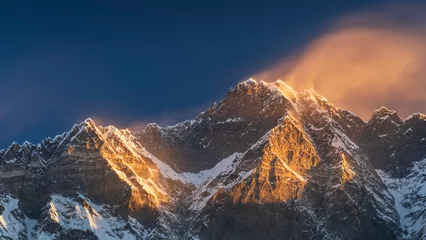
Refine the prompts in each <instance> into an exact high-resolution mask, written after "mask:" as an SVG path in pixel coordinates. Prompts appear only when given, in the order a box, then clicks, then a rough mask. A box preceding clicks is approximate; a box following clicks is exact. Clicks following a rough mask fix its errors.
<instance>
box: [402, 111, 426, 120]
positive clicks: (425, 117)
mask: <svg viewBox="0 0 426 240" xmlns="http://www.w3.org/2000/svg"><path fill="white" fill-rule="evenodd" d="M411 119H418V120H426V115H425V114H423V113H419V112H417V113H414V114H411V115H410V116H408V117H407V118H406V119H405V120H404V122H407V121H409V120H411Z"/></svg>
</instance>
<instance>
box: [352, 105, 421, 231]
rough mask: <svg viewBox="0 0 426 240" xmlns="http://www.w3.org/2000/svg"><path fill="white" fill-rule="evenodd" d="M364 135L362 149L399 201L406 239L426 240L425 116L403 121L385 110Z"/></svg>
mask: <svg viewBox="0 0 426 240" xmlns="http://www.w3.org/2000/svg"><path fill="white" fill-rule="evenodd" d="M360 136H361V137H360V139H359V142H360V143H359V144H360V146H361V147H362V149H363V151H364V153H365V154H366V155H367V156H368V157H369V159H370V161H371V163H372V165H373V166H374V167H375V168H376V169H377V172H378V173H379V175H380V176H381V178H382V179H383V181H384V182H385V184H386V185H387V187H388V188H389V190H390V192H391V194H392V195H393V197H394V199H395V205H396V209H397V211H398V214H399V216H400V225H401V227H402V230H403V238H404V239H424V238H426V235H425V226H426V221H425V219H426V215H425V214H424V213H425V212H426V207H425V206H424V199H425V195H426V193H425V190H424V188H423V186H424V183H425V179H424V169H425V164H424V163H425V160H424V159H425V157H426V142H425V139H426V118H425V116H424V115H423V114H421V113H416V114H413V115H411V116H409V117H407V118H406V119H405V120H404V121H402V120H401V119H400V118H399V117H398V115H397V113H396V112H395V111H392V110H388V109H387V108H385V107H382V108H381V109H379V110H376V111H375V112H374V114H373V116H372V117H371V119H370V121H369V122H368V123H367V125H366V127H365V128H364V129H363V130H362V133H361V135H360Z"/></svg>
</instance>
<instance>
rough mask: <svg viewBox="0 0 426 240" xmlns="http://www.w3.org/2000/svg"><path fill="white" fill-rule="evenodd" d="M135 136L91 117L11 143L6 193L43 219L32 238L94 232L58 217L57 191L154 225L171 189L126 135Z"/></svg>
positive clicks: (5, 169) (29, 213)
mask: <svg viewBox="0 0 426 240" xmlns="http://www.w3.org/2000/svg"><path fill="white" fill-rule="evenodd" d="M131 136H133V135H131V134H130V133H129V132H126V131H124V130H123V131H120V130H118V129H115V128H114V127H108V128H102V127H100V128H97V127H96V126H95V125H94V123H93V121H91V120H86V121H85V122H83V123H82V124H79V125H75V126H74V127H73V128H72V129H71V131H69V132H68V133H66V134H63V135H60V136H58V137H56V138H55V139H47V140H45V141H43V142H42V143H41V144H39V145H37V146H34V145H30V144H28V143H25V144H24V145H22V146H19V145H17V144H12V146H11V147H10V148H9V149H7V150H5V151H3V152H2V154H3V157H2V165H1V166H2V170H3V171H2V173H4V174H3V175H2V184H1V186H2V194H7V195H5V197H7V198H11V199H14V201H18V200H19V201H18V205H19V210H20V211H21V212H22V213H23V214H25V216H27V217H28V218H30V219H38V220H39V222H38V224H37V225H36V226H35V228H34V229H33V230H34V231H33V234H32V237H33V238H35V239H39V238H43V236H44V235H46V236H50V237H51V238H66V237H68V238H71V239H77V238H78V236H85V237H89V235H90V236H91V235H92V231H89V230H90V229H89V230H87V229H86V230H84V231H82V230H81V228H78V227H76V228H72V227H71V228H69V227H68V226H67V224H64V223H63V222H62V221H60V219H62V218H59V217H58V216H56V215H57V214H56V213H55V212H56V211H55V208H56V207H55V204H53V202H54V196H60V197H62V198H64V199H66V201H68V202H70V201H71V202H78V201H80V200H79V199H82V197H79V196H83V198H87V197H89V198H90V199H92V200H93V201H94V202H96V203H97V204H103V205H107V206H110V209H109V212H110V214H112V215H113V216H116V217H117V218H118V219H121V220H122V222H129V221H130V220H128V218H132V219H134V222H137V223H138V224H140V225H143V226H145V227H146V228H147V229H148V228H152V229H154V228H156V224H157V222H158V220H159V218H160V216H159V208H160V205H162V203H163V202H164V203H167V202H169V196H172V194H168V193H166V192H164V190H163V186H161V184H160V181H161V179H158V178H159V175H158V172H156V169H152V168H151V167H155V166H154V165H153V163H152V162H145V161H144V158H143V157H142V156H140V155H139V154H138V153H136V152H134V149H133V148H134V146H133V145H132V144H131V143H132V140H131V139H128V138H131ZM46 157H48V158H47V159H46ZM163 184H164V185H167V183H163ZM64 201H65V200H63V201H62V202H64ZM62 205H63V204H62ZM68 205H69V204H68ZM86 205H87V204H86ZM73 207H76V206H74V205H72V204H71V206H69V207H63V208H65V210H64V211H67V210H66V209H67V208H73ZM81 211H83V210H81ZM55 214H56V215H55ZM58 214H60V213H58ZM62 214H64V213H62ZM64 218H66V217H64ZM41 219H48V220H46V221H44V220H43V221H40V220H41ZM55 219H56V220H55ZM21 221H23V220H22V219H21ZM23 225H24V226H25V223H23ZM64 227H65V229H66V231H65V230H64V229H63V228H64ZM122 227H126V226H125V225H124V224H123V226H122ZM5 229H6V230H8V227H5ZM71 230H72V231H71ZM92 230H93V229H92ZM121 230H122V231H124V230H123V229H121ZM64 231H65V232H67V233H66V234H67V235H66V236H65V235H63V234H65V233H64ZM69 231H71V232H69ZM87 231H88V232H87ZM134 234H140V233H137V232H135V233H134ZM25 236H26V235H25ZM135 236H138V235H135ZM98 237H99V236H98Z"/></svg>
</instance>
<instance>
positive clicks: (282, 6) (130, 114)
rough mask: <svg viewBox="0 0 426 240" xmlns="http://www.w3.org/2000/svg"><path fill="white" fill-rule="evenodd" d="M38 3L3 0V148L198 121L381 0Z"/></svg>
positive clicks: (0, 20)
mask: <svg viewBox="0 0 426 240" xmlns="http://www.w3.org/2000/svg"><path fill="white" fill-rule="evenodd" d="M31 2H32V3H26V4H24V3H23V2H21V3H20V4H18V3H15V4H5V3H2V4H1V5H0V31H1V36H0V53H1V54H0V83H1V88H0V133H1V135H0V148H4V147H7V146H8V145H9V144H10V143H11V142H12V141H14V140H16V141H18V142H20V143H21V142H23V141H24V140H29V141H31V142H34V143H37V142H39V141H40V140H41V139H43V138H44V137H47V136H55V135H56V134H58V133H62V132H64V131H67V130H68V129H69V128H70V127H71V126H72V124H73V123H75V122H80V121H82V120H84V119H85V118H87V117H93V118H95V119H101V120H102V123H103V124H116V125H118V126H119V127H126V126H130V125H132V124H135V123H143V122H147V121H157V122H162V123H174V122H177V121H180V120H184V119H186V118H191V117H193V116H195V115H197V112H199V111H201V110H203V109H204V108H206V107H207V106H209V105H210V104H211V103H212V102H214V101H218V100H220V99H221V97H223V95H224V94H225V93H226V91H227V90H228V88H229V87H232V86H233V85H235V84H236V83H237V82H239V81H241V80H244V79H246V78H247V77H249V76H250V75H252V74H254V73H256V72H258V71H260V70H262V69H264V68H265V67H267V66H271V65H272V64H273V63H275V62H276V61H278V60H279V59H282V58H284V57H285V56H287V55H288V54H290V53H291V52H292V51H293V50H295V49H297V48H300V47H301V46H303V44H306V43H307V42H309V40H310V39H312V38H313V37H314V36H316V35H317V34H318V33H320V32H321V31H322V30H323V27H324V25H325V23H326V21H327V20H329V19H331V18H336V17H338V16H339V15H344V14H347V13H350V12H352V11H357V10H360V9H365V8H369V7H371V6H373V4H377V3H373V2H372V1H292V2H290V1H276V2H275V1H253V2H250V1H191V2H189V1H184V2H182V1H170V2H166V1H147V2H144V1H135V2H131V1H115V3H113V2H109V1H52V2H43V3H41V1H31ZM35 2H37V4H36V3H35ZM65 2H67V3H65ZM154 2H155V3H154Z"/></svg>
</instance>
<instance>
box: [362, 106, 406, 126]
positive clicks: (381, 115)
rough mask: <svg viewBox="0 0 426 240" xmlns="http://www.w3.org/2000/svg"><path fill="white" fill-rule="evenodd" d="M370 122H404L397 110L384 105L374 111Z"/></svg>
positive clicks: (396, 123)
mask: <svg viewBox="0 0 426 240" xmlns="http://www.w3.org/2000/svg"><path fill="white" fill-rule="evenodd" d="M368 122H369V123H370V124H376V123H383V122H391V123H393V124H394V125H400V124H402V119H401V118H400V117H399V116H398V113H397V112H396V111H395V110H390V109H388V108H387V107H385V106H383V107H381V108H379V109H377V110H376V111H374V113H373V115H372V116H371V118H370V120H369V121H368Z"/></svg>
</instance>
